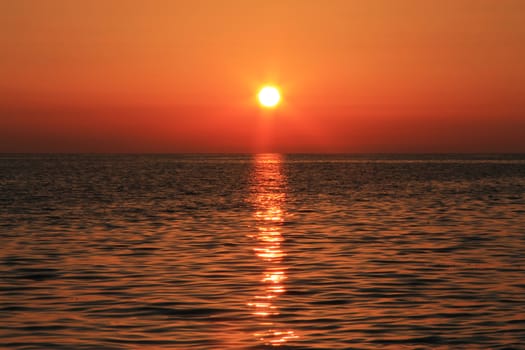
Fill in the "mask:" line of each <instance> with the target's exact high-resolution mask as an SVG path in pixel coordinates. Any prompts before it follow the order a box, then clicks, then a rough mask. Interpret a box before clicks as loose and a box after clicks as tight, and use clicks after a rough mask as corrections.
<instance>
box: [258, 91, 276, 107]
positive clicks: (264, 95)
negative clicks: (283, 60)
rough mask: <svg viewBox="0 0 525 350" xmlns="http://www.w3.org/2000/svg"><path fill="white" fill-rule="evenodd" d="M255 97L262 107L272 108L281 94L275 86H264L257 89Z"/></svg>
mask: <svg viewBox="0 0 525 350" xmlns="http://www.w3.org/2000/svg"><path fill="white" fill-rule="evenodd" d="M257 98H258V99H259V103H260V104H261V105H262V106H263V107H267V108H273V107H275V106H277V105H278V104H279V101H280V100H281V94H280V92H279V90H278V89H277V88H276V87H274V86H265V87H263V88H262V89H261V90H260V91H259V94H258V95H257Z"/></svg>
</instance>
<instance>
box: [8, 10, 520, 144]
mask: <svg viewBox="0 0 525 350" xmlns="http://www.w3.org/2000/svg"><path fill="white" fill-rule="evenodd" d="M524 13H525V1H522V0H498V1H494V0H439V1H437V0H436V1H433V0H428V1H421V0H397V1H391V0H382V1H380V0H368V1H361V0H355V1H354V0H322V1H317V0H295V1H291V0H288V1H287V0H276V1H273V0H267V1H251V0H207V1H205V0H200V1H199V0H191V1H190V0H188V1H176V0H174V1H168V0H166V1H139V0H137V1H133V0H122V1H116V0H91V1H81V0H79V1H70V0H60V1H59V0H47V1H40V0H16V1H9V0H0V29H1V30H0V152H253V151H278V152H525V102H523V100H525V98H524V96H525V64H524V62H525V22H524V21H523V14H524ZM266 82H273V83H275V84H278V85H279V86H281V88H282V92H283V95H284V96H283V97H284V102H283V104H282V105H281V106H280V107H279V108H278V109H276V110H275V111H273V112H267V111H266V112H263V111H261V110H260V108H259V107H258V105H257V103H256V100H255V95H256V93H257V89H258V88H259V87H260V86H261V85H262V84H263V83H266Z"/></svg>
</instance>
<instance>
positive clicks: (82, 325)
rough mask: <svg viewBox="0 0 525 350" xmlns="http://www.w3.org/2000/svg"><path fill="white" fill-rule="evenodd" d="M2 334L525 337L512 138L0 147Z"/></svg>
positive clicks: (69, 338) (259, 339)
mask: <svg viewBox="0 0 525 350" xmlns="http://www.w3.org/2000/svg"><path fill="white" fill-rule="evenodd" d="M0 244H1V248H0V348H5V349H266V348H271V347H272V346H281V348H282V349H429V348H432V349H525V156H468V157H464V156H439V157H436V156H281V155H275V154H267V155H256V156H251V155H250V156H248V155H247V156H134V155H129V156H98V155H91V156H87V155H86V156H72V155H71V156H68V155H23V156H22V155H3V156H0Z"/></svg>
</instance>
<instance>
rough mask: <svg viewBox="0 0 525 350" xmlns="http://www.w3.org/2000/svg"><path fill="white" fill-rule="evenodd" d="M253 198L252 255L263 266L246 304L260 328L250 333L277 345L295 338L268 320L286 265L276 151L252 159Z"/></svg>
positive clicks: (282, 190) (281, 187) (281, 177)
mask: <svg viewBox="0 0 525 350" xmlns="http://www.w3.org/2000/svg"><path fill="white" fill-rule="evenodd" d="M252 193H253V196H254V197H253V201H254V205H255V213H254V216H255V220H256V229H257V232H256V233H254V234H253V235H252V238H253V239H254V240H255V241H256V245H255V247H254V248H253V250H254V253H255V256H256V257H257V258H258V259H259V260H260V262H261V264H263V265H264V272H263V274H262V276H261V280H260V281H261V287H262V288H261V291H260V292H259V293H258V294H257V295H255V296H254V298H253V300H251V301H250V302H249V303H248V306H249V307H251V309H252V313H253V315H254V316H256V317H257V318H258V319H259V320H260V323H259V326H260V327H258V328H259V329H260V331H258V332H256V333H254V336H255V337H256V338H257V339H258V340H260V341H261V342H263V343H264V344H266V345H273V346H279V345H282V344H284V343H286V342H288V341H289V340H291V339H294V338H297V337H298V336H297V335H296V334H295V332H294V331H293V330H290V329H287V328H284V327H280V326H279V324H277V323H275V322H273V321H272V317H273V316H277V315H279V308H278V303H277V301H278V298H279V296H280V295H281V294H282V293H284V292H285V291H286V289H285V281H286V278H287V276H286V267H285V265H284V264H283V258H284V257H285V256H286V253H285V251H284V250H283V248H282V245H281V244H282V242H283V240H284V238H283V236H282V232H281V226H282V224H283V221H284V215H285V213H284V203H285V200H286V179H285V177H284V175H283V174H282V158H281V156H280V155H278V154H261V155H257V156H256V158H255V166H254V170H253V189H252Z"/></svg>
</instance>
